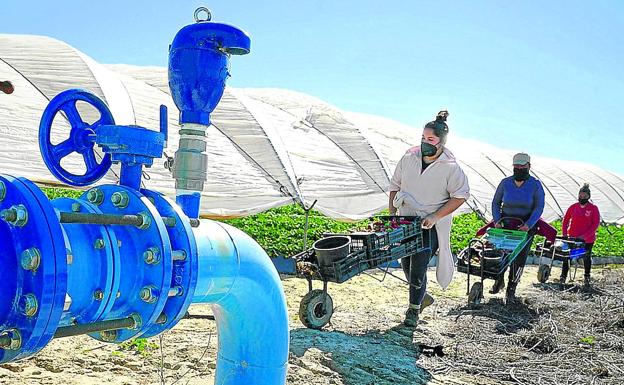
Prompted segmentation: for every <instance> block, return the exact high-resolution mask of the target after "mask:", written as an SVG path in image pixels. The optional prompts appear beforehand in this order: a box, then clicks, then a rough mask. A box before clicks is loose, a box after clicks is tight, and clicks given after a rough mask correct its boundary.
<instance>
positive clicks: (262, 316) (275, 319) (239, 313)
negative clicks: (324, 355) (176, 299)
mask: <svg viewBox="0 0 624 385" xmlns="http://www.w3.org/2000/svg"><path fill="white" fill-rule="evenodd" d="M194 231H195V236H196V239H197V242H198V251H199V269H200V271H199V275H200V279H199V281H198V286H197V289H196V292H195V296H194V299H193V302H194V303H210V304H211V305H212V308H213V312H214V315H215V319H216V321H217V332H218V334H219V353H218V359H217V370H216V379H215V384H218V385H233V384H271V385H273V384H284V383H285V381H286V370H287V365H288V346H289V328H288V313H287V308H286V297H285V295H284V290H283V287H282V283H281V281H280V278H279V275H278V273H277V270H276V269H275V267H274V266H273V263H272V262H271V260H270V258H269V257H268V255H267V254H266V252H265V251H264V250H263V249H262V247H260V245H258V243H256V241H254V240H253V239H252V238H251V237H249V236H248V235H247V234H245V233H244V232H242V231H240V230H238V229H236V228H234V227H231V226H228V225H225V224H222V223H217V222H213V221H202V225H200V226H199V227H198V228H196V229H194Z"/></svg>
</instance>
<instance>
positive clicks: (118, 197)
mask: <svg viewBox="0 0 624 385" xmlns="http://www.w3.org/2000/svg"><path fill="white" fill-rule="evenodd" d="M111 202H113V205H114V206H115V207H117V208H120V209H125V208H126V207H128V203H130V197H128V193H127V192H125V191H117V192H116V193H114V194H113V196H111Z"/></svg>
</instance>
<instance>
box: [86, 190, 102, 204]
mask: <svg viewBox="0 0 624 385" xmlns="http://www.w3.org/2000/svg"><path fill="white" fill-rule="evenodd" d="M87 200H88V201H89V202H91V203H93V204H95V205H101V204H102V203H103V202H104V193H103V192H102V190H100V189H99V188H94V189H91V190H89V192H87Z"/></svg>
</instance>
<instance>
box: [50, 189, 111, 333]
mask: <svg viewBox="0 0 624 385" xmlns="http://www.w3.org/2000/svg"><path fill="white" fill-rule="evenodd" d="M86 198H87V199H86V200H85V199H73V198H57V199H54V200H53V201H52V206H54V208H56V209H57V210H58V211H60V212H67V211H70V210H71V211H74V212H76V210H75V209H78V212H81V213H86V214H96V215H97V214H102V210H100V209H99V206H98V204H99V205H101V204H102V203H103V201H104V193H103V192H102V191H101V190H100V189H99V188H93V189H91V190H89V191H87V192H86ZM98 202H99V203H98ZM62 227H63V232H64V235H65V236H66V238H67V239H68V242H69V244H70V246H71V249H72V250H74V251H73V252H72V254H71V255H72V259H71V261H72V263H71V267H70V269H71V270H70V271H71V273H72V274H71V275H70V278H71V277H77V278H74V279H70V281H69V282H68V286H67V292H68V294H69V296H70V297H71V298H72V302H73V303H74V304H75V305H74V306H73V307H71V311H66V312H64V313H63V317H62V319H61V324H60V326H70V325H71V323H72V321H74V320H75V321H77V322H78V323H81V324H87V323H92V322H96V321H98V320H100V318H101V317H102V316H103V315H105V314H106V313H108V312H109V311H110V310H111V309H112V307H113V305H114V303H115V296H116V294H117V291H118V290H119V271H118V269H115V267H116V266H119V265H120V264H121V260H120V254H119V243H118V242H117V238H116V236H115V231H114V230H113V229H111V228H109V227H107V226H104V225H76V224H62ZM74 254H75V255H74ZM80 277H89V279H80ZM68 310H69V309H68Z"/></svg>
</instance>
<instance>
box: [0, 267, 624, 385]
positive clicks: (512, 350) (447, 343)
mask: <svg viewBox="0 0 624 385" xmlns="http://www.w3.org/2000/svg"><path fill="white" fill-rule="evenodd" d="M395 273H397V274H398V273H399V272H395ZM557 273H558V272H557ZM604 274H611V275H613V274H617V275H618V276H619V277H620V278H622V277H624V270H616V271H612V270H602V271H596V272H595V274H594V276H595V277H597V282H598V283H597V285H599V284H600V283H599V280H600V278H599V277H601V276H603V275H604ZM535 277H536V269H535V268H533V267H531V268H528V269H527V271H526V272H525V274H524V277H523V281H522V283H521V287H520V288H519V290H518V293H519V295H520V296H521V297H523V298H524V302H523V306H524V308H520V309H518V310H517V311H518V312H519V313H517V314H516V313H514V311H510V310H508V309H506V308H505V307H504V306H503V304H502V296H501V295H496V296H492V295H489V294H488V293H487V292H486V294H485V296H486V298H485V300H484V304H483V305H482V306H481V307H480V308H478V309H472V308H469V307H467V306H466V295H465V290H466V281H465V275H463V274H458V275H457V278H456V279H455V281H454V282H453V283H452V285H451V287H450V288H449V289H448V290H446V291H442V290H440V288H439V287H438V286H437V285H435V284H432V285H431V290H430V292H431V293H432V294H433V295H434V297H435V298H436V303H435V304H434V305H433V306H432V307H430V308H429V309H427V310H426V311H425V313H424V314H423V316H422V323H421V325H419V326H418V328H416V330H411V329H407V328H404V327H402V326H401V321H402V319H403V315H404V312H405V308H406V306H405V305H406V303H407V287H406V286H405V284H403V283H402V282H400V281H398V280H395V279H393V278H391V277H386V279H385V280H384V281H383V282H378V280H379V279H381V278H383V274H382V273H375V274H374V275H373V276H372V277H371V276H366V275H363V276H359V277H356V278H354V279H352V280H351V281H349V282H347V283H344V284H341V285H332V284H330V288H329V290H330V294H331V295H332V297H333V299H334V306H335V307H336V309H335V313H334V316H333V318H332V321H331V323H330V325H328V326H327V327H326V328H325V329H324V330H323V331H315V330H309V329H306V328H304V327H303V325H302V324H301V323H300V322H299V320H298V316H297V310H298V308H299V301H300V300H301V298H302V296H303V295H304V294H305V293H306V292H307V284H306V282H305V281H304V280H300V279H294V278H284V280H283V283H284V289H285V291H286V294H287V299H288V307H289V316H290V324H291V348H290V351H291V354H290V359H289V363H290V365H289V370H288V379H287V383H288V384H289V385H290V384H312V385H316V384H318V385H320V384H337V385H340V384H345V385H347V384H358V385H366V384H371V385H372V384H374V385H385V384H485V385H487V384H510V383H533V382H532V381H530V380H529V379H526V380H522V379H521V377H522V376H521V374H518V373H520V372H521V366H519V369H518V371H517V372H514V370H513V368H512V370H511V371H510V373H508V372H507V370H506V369H505V370H499V371H498V372H500V373H498V374H496V373H497V371H496V370H495V368H493V366H492V365H491V362H493V361H492V358H491V357H492V354H494V355H496V354H498V353H497V351H496V349H503V348H504V349H507V348H505V347H509V348H508V349H509V352H508V353H509V354H508V355H505V356H504V358H503V360H504V362H505V363H506V364H509V365H515V363H514V362H515V361H518V360H525V361H526V363H527V365H530V363H531V362H532V361H534V360H544V359H546V358H544V357H551V355H552V354H556V353H557V352H558V351H560V349H559V350H558V349H554V350H553V349H542V350H541V351H540V349H539V348H535V346H538V345H539V344H540V343H541V344H542V345H544V342H543V341H544V339H542V340H541V342H540V341H538V344H536V345H535V346H532V344H527V343H526V340H527V339H526V338H524V337H523V336H525V337H526V335H527V333H530V332H531V330H532V329H533V328H536V327H537V326H538V325H540V317H546V316H548V317H551V319H552V317H553V314H551V313H552V312H553V311H558V312H561V313H563V314H565V313H566V312H567V310H566V309H569V308H571V310H573V309H574V306H576V304H580V305H582V304H583V301H589V302H592V301H594V300H588V299H587V297H583V295H582V294H581V293H580V292H579V293H577V292H576V290H568V291H565V292H561V291H559V290H554V289H552V285H539V284H536V278H535ZM623 279H624V278H623ZM429 280H430V282H432V281H435V273H434V272H433V271H430V272H429ZM577 283H578V282H577ZM490 286H491V281H487V283H486V291H487V289H489V287H490ZM595 297H596V298H597V299H595V301H602V299H601V297H600V296H599V295H596V296H595ZM542 300H544V301H555V302H557V303H564V302H565V301H568V302H565V303H566V304H568V305H565V307H564V308H556V309H554V310H553V309H550V310H548V309H547V310H544V309H546V307H545V305H543V303H541V302H540V301H542ZM561 301H563V302H561ZM592 303H593V302H592ZM596 303H597V302H596ZM581 307H582V306H581ZM480 309H481V310H480ZM482 309H488V311H487V312H485V311H483V310H482ZM527 309H528V310H527ZM540 309H541V310H540ZM622 311H624V310H622ZM523 312H524V313H523ZM540 312H541V313H540ZM549 312H550V313H549ZM191 313H193V314H210V309H209V308H208V307H206V306H198V307H194V308H192V309H191ZM525 313H526V314H530V317H528V316H527V317H528V318H527V317H525V315H526V314H525ZM497 314H499V315H500V317H498V316H496V315H497ZM523 314H525V315H523ZM523 317H524V318H523ZM623 319H624V318H623ZM513 320H518V322H516V321H513ZM620 326H621V327H620ZM620 326H617V327H615V329H616V330H614V331H612V333H613V335H614V338H620V339H621V338H622V337H624V321H623V322H622V325H620ZM501 329H504V330H502V331H501ZM570 333H572V332H568V334H570ZM579 333H581V334H580V335H582V331H580V332H579ZM573 337H574V336H573ZM574 338H577V337H574ZM560 340H561V341H562V343H563V340H564V338H563V337H561V338H560ZM149 342H150V344H149V345H148V346H146V347H144V348H140V347H136V346H134V347H132V346H131V347H126V348H123V349H122V348H120V347H119V346H116V345H107V344H102V343H100V342H98V341H95V340H93V339H90V338H89V337H73V338H65V339H59V340H54V341H52V343H50V344H49V345H48V346H47V347H46V348H45V349H44V350H43V351H42V352H41V353H40V354H38V355H37V356H35V357H33V358H30V359H28V360H25V361H21V362H18V363H12V364H6V365H2V366H0V384H7V385H17V384H50V385H52V384H54V385H56V384H68V385H69V384H93V385H96V384H97V385H104V384H115V385H126V384H128V385H130V384H162V383H165V384H168V385H173V384H191V385H192V384H211V383H212V381H213V375H214V369H215V357H216V348H217V335H216V329H215V325H214V322H213V321H210V320H203V319H199V320H198V319H192V320H183V321H181V322H180V323H179V324H178V326H177V327H176V328H175V329H174V330H172V331H170V332H168V333H166V334H165V335H163V336H162V337H161V338H159V337H155V338H152V339H150V340H149ZM420 344H427V345H431V346H435V345H442V346H443V347H444V348H443V351H444V353H445V354H446V355H445V356H444V357H436V356H434V357H427V356H425V355H424V354H421V352H420V349H419V345H420ZM525 345H526V346H525ZM529 345H531V346H529ZM611 345H613V344H611ZM611 345H604V344H602V345H600V344H596V346H593V347H589V348H588V350H587V354H596V352H597V350H596V349H607V350H608V349H615V350H617V349H619V348H622V347H618V346H615V345H614V346H611ZM159 346H161V347H162V348H159ZM605 346H606V347H605ZM538 347H542V346H538ZM137 350H139V351H140V352H137ZM615 350H614V352H615ZM623 352H624V348H623V349H622V350H621V351H620V352H619V354H620V356H622V355H624V354H622V353H623ZM498 357H503V356H501V355H498ZM508 357H512V358H508ZM513 357H515V358H513ZM565 359H566V360H578V362H582V361H583V359H584V358H583V357H574V356H573V357H569V356H568V357H566V358H565ZM460 363H461V365H460ZM488 364H490V365H489V366H488ZM499 366H500V365H499ZM578 370H579V373H574V371H573V373H570V372H569V371H568V372H567V373H565V374H564V373H562V376H563V375H566V376H567V378H568V381H569V379H570V378H572V379H573V380H574V382H568V383H577V384H583V383H588V384H589V383H592V384H611V383H613V384H616V383H620V382H617V381H619V380H618V378H623V377H622V375H624V364H623V363H622V361H619V362H617V361H616V362H611V364H610V366H609V367H608V368H607V369H605V370H606V371H607V372H606V373H602V374H601V375H596V376H592V375H585V374H584V373H583V369H582V368H581V367H580V366H579V367H578ZM562 378H563V377H562ZM592 379H593V380H592ZM616 380H617V381H616ZM549 381H550V380H545V381H544V383H545V384H546V383H551V382H549ZM553 381H555V380H553ZM556 381H559V380H556ZM592 381H593V382H592ZM536 383H537V382H536ZM552 383H557V382H552ZM560 383H566V382H565V381H563V380H562V381H561V382H560Z"/></svg>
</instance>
